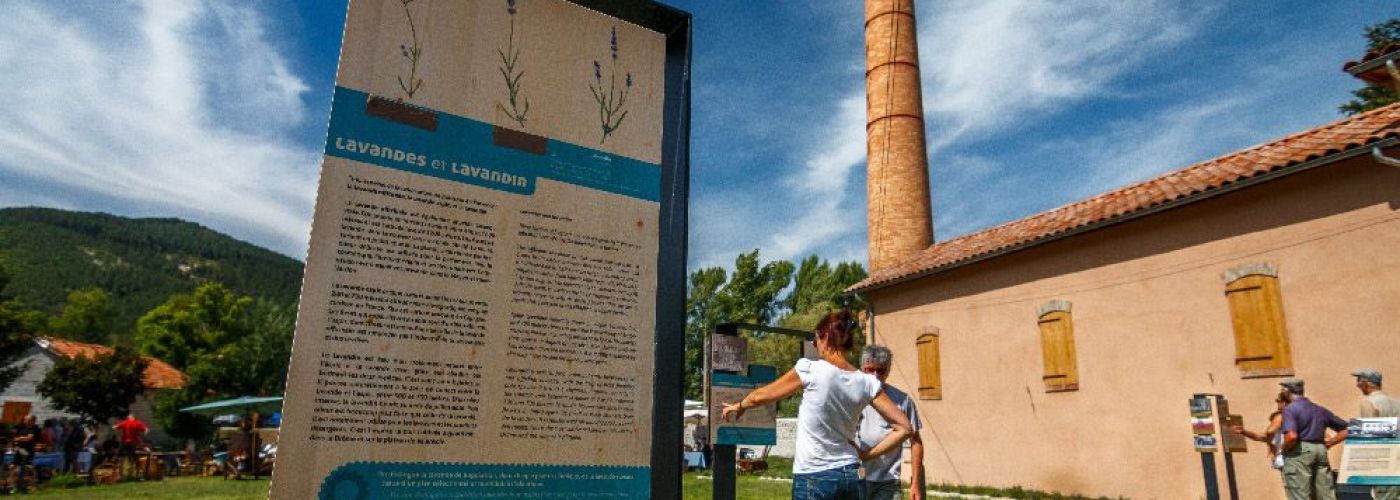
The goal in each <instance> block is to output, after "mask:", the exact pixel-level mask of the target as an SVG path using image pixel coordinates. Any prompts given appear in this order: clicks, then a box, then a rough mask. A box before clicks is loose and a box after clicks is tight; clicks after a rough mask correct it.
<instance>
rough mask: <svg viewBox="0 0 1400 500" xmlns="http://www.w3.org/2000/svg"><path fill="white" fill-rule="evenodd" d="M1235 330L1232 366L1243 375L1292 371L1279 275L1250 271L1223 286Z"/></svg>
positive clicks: (1278, 375)
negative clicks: (1233, 364) (1266, 274)
mask: <svg viewBox="0 0 1400 500" xmlns="http://www.w3.org/2000/svg"><path fill="white" fill-rule="evenodd" d="M1225 297H1226V298H1227V299H1228V300H1229V302H1230V319H1231V323H1232V324H1233V325H1234V330H1235V366H1238V367H1239V369H1240V372H1241V373H1242V374H1243V376H1244V377H1245V378H1255V377H1285V376H1290V375H1293V355H1292V352H1291V351H1290V348H1289V346H1288V336H1287V328H1286V327H1285V325H1284V322H1283V300H1282V296H1281V294H1280V293H1279V288H1278V278H1276V277H1273V276H1265V275H1261V274H1253V275H1249V276H1245V277H1242V278H1239V279H1237V280H1235V281H1232V282H1230V283H1229V284H1227V285H1226V286H1225Z"/></svg>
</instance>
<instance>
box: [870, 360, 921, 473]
mask: <svg viewBox="0 0 1400 500" xmlns="http://www.w3.org/2000/svg"><path fill="white" fill-rule="evenodd" d="M893 358H894V355H893V354H892V353H890V349H889V348H888V347H885V346H882V345H870V346H866V348H865V352H862V353H861V355H860V369H861V371H863V372H865V373H869V374H871V375H874V376H875V378H877V379H880V383H881V384H882V385H883V389H881V390H882V391H883V392H884V394H885V395H886V396H889V398H890V401H892V402H894V405H895V406H897V407H899V410H900V411H901V412H903V413H904V416H905V417H906V418H908V419H909V424H910V428H911V429H912V432H913V434H911V435H910V436H909V464H910V465H911V466H912V467H913V468H914V470H912V471H910V472H909V498H911V499H913V500H923V498H924V491H923V490H924V488H923V485H924V468H923V463H924V441H923V439H922V438H920V437H919V428H920V427H921V425H920V424H919V407H918V406H916V405H915V404H914V401H913V400H912V399H910V398H909V395H908V394H905V393H904V391H901V390H899V389H895V388H894V387H890V385H889V384H885V380H886V379H888V378H889V377H890V364H891V362H892V361H893ZM860 418H861V420H860V442H859V443H858V444H860V447H861V449H869V448H871V447H873V446H875V445H876V444H878V443H879V442H880V441H882V440H884V439H885V435H886V434H889V433H890V423H889V422H886V421H885V419H884V418H883V417H881V416H880V413H879V412H877V411H875V408H874V407H869V406H867V407H865V410H864V411H862V412H861V415H860ZM899 466H900V454H899V453H898V452H895V453H886V454H884V455H880V456H878V457H874V458H871V459H869V460H866V461H865V479H864V481H865V498H866V499H867V500H894V499H896V498H902V497H903V495H901V494H900V487H899Z"/></svg>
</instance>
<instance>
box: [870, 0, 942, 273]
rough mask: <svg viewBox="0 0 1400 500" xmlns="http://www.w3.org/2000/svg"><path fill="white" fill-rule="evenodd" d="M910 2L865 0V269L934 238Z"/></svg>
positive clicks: (887, 262) (899, 257)
mask: <svg viewBox="0 0 1400 500" xmlns="http://www.w3.org/2000/svg"><path fill="white" fill-rule="evenodd" d="M917 40H918V32H917V31H915V29H914V0H866V1H865V95H866V99H865V102H866V124H865V134H866V152H867V157H866V195H867V200H868V204H867V210H868V211H869V220H870V228H869V232H870V234H869V239H870V271H872V272H873V271H875V270H878V269H881V268H884V267H888V266H890V265H893V264H896V263H898V262H900V261H901V260H902V259H904V258H906V257H909V256H911V255H913V254H915V253H918V252H919V251H922V250H923V249H925V248H928V246H929V245H930V244H932V243H933V218H932V215H931V213H930V211H929V187H928V153H927V151H926V149H925V145H924V111H923V97H922V95H921V91H920V88H919V47H918V43H917Z"/></svg>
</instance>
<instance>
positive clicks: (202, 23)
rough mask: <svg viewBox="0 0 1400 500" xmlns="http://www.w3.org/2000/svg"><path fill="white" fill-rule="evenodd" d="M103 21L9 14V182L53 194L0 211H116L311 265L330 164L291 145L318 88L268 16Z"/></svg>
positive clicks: (1, 22)
mask: <svg viewBox="0 0 1400 500" xmlns="http://www.w3.org/2000/svg"><path fill="white" fill-rule="evenodd" d="M107 8H111V9H113V11H110V12H103V13H96V12H93V11H88V13H89V15H91V16H94V17H96V16H102V18H100V19H82V18H80V17H79V18H74V17H73V16H82V15H83V14H82V13H83V12H84V11H82V10H80V9H62V8H61V7H60V6H59V5H57V4H52V3H46V2H19V3H16V2H9V3H7V4H6V6H5V10H6V15H5V16H3V17H0V73H2V74H5V75H10V76H11V77H10V78H5V79H0V122H3V123H5V124H6V125H5V127H4V129H3V131H0V176H3V177H10V178H20V179H23V180H24V181H25V182H24V184H26V185H30V186H37V187H39V189H42V192H27V193H26V192H15V191H14V190H5V191H4V192H0V196H3V198H0V202H3V203H5V204H24V203H36V204H47V203H45V202H46V201H51V200H55V199H60V200H68V203H66V205H67V206H69V207H72V208H77V209H89V210H93V209H102V208H105V207H108V206H110V205H113V204H117V205H122V206H124V207H128V208H130V209H131V212H139V213H127V214H126V215H166V216H168V215H175V216H178V217H183V218H187V219H193V220H195V221H198V222H201V223H203V224H206V225H209V226H213V227H215V228H216V229H221V230H225V231H233V230H235V229H236V230H237V231H236V232H235V234H236V235H238V236H239V237H242V238H247V239H250V240H252V241H254V242H255V243H259V244H262V245H265V246H270V247H272V248H274V249H276V250H279V251H282V252H283V253H286V254H288V255H293V256H296V257H301V256H302V255H303V254H304V252H305V248H306V247H305V244H306V239H307V236H308V230H309V226H310V216H311V208H312V205H313V203H314V197H315V176H316V165H317V161H318V158H319V154H317V151H314V150H307V149H306V148H305V146H300V145H297V144H295V143H294V142H293V140H292V139H290V138H288V136H290V135H291V133H292V132H293V131H294V127H298V126H302V125H304V123H303V122H304V118H305V115H306V109H305V106H304V105H303V103H302V95H303V93H304V92H306V90H307V87H306V85H305V84H304V83H302V81H301V80H300V79H299V78H298V77H297V76H296V75H295V74H293V73H292V71H291V70H290V69H289V64H288V63H287V61H286V59H285V58H284V57H283V56H282V55H281V54H280V53H279V52H278V51H277V50H276V49H275V48H274V45H273V44H272V41H271V40H269V39H268V36H267V33H266V32H265V31H264V28H263V26H264V25H265V24H266V23H265V20H264V19H263V18H262V16H261V15H260V14H259V13H258V12H256V11H254V10H251V9H250V8H248V7H246V6H243V5H242V4H238V3H232V2H227V3H226V2H222V1H209V2H200V1H183V0H181V1H173V0H164V1H162V0H151V1H147V2H141V3H125V4H120V5H119V6H116V7H113V6H108V7H107ZM93 25H101V29H94V28H93ZM59 193H62V194H59ZM96 200H109V201H111V203H102V202H99V201H96Z"/></svg>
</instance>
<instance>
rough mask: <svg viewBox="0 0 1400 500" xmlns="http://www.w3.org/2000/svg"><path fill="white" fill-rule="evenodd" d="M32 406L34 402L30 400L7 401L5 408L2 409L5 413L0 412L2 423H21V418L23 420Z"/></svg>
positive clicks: (0, 421)
mask: <svg viewBox="0 0 1400 500" xmlns="http://www.w3.org/2000/svg"><path fill="white" fill-rule="evenodd" d="M32 406H33V403H30V402H28V401H6V402H5V406H4V410H0V411H3V413H0V423H5V424H18V423H20V420H23V419H24V417H25V416H26V415H29V409H30V408H31V407H32Z"/></svg>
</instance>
